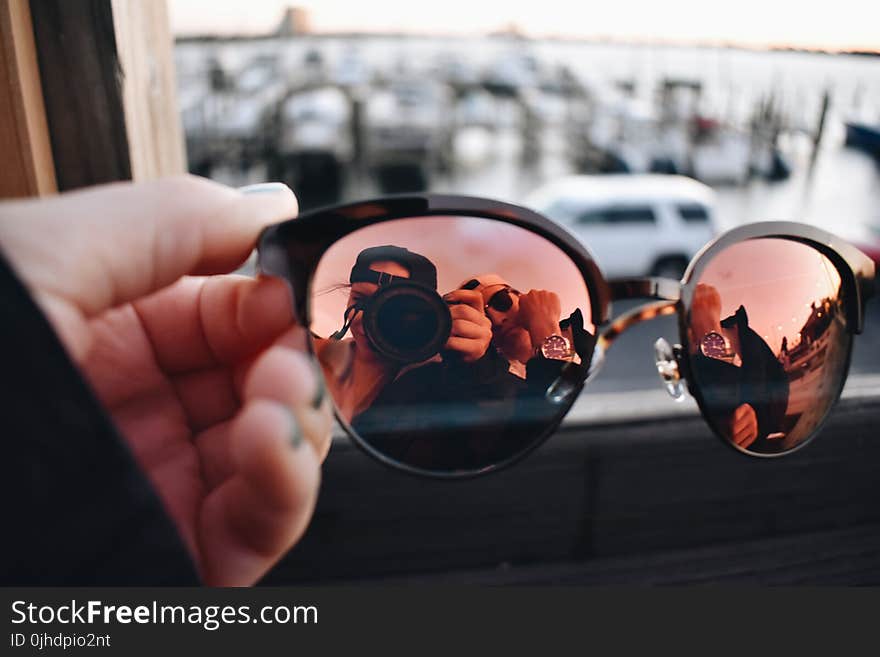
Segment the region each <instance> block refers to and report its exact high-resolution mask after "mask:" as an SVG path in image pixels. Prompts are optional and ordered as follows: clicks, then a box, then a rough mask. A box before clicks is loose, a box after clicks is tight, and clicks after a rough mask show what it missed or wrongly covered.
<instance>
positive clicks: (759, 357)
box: [721, 306, 789, 451]
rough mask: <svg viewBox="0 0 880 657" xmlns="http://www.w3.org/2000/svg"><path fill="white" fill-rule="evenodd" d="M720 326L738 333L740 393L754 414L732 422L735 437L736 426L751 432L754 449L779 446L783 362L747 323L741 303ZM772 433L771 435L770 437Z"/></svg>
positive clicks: (784, 397) (784, 403)
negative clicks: (740, 374) (740, 373)
mask: <svg viewBox="0 0 880 657" xmlns="http://www.w3.org/2000/svg"><path fill="white" fill-rule="evenodd" d="M721 326H722V328H724V329H725V330H730V329H732V328H733V329H734V330H735V331H736V334H737V335H738V336H739V347H738V349H739V355H740V358H741V360H742V369H743V378H742V392H741V394H742V396H743V399H745V400H747V401H748V405H749V406H750V408H751V409H752V413H751V414H749V415H750V416H752V415H753V417H748V418H747V419H740V420H739V425H738V424H737V423H736V422H735V423H734V426H733V430H734V439H736V435H737V434H736V432H737V430H739V433H740V435H746V436H752V435H754V438H752V439H751V441H750V442H749V443H748V446H749V447H750V448H751V449H753V450H757V451H774V450H775V449H781V446H782V441H781V440H780V438H782V437H783V435H782V429H783V428H784V423H785V413H786V410H787V408H788V395H789V381H788V374H787V373H786V371H785V366H784V365H783V364H782V363H781V362H779V359H778V358H777V357H776V354H774V353H773V350H772V349H771V348H770V345H768V344H767V342H766V341H765V340H764V338H762V337H761V336H760V335H758V333H757V332H756V331H755V330H754V329H752V328H751V327H750V326H749V318H748V313H747V312H746V309H745V307H744V306H740V307H739V308H738V309H737V310H736V312H735V313H734V314H733V315H731V316H730V317H728V318H726V319H724V320H722V322H721ZM742 425H746V427H747V428H748V431H745V430H743V426H742ZM771 436H774V437H773V438H770V437H771ZM737 444H741V443H737ZM743 446H747V445H743Z"/></svg>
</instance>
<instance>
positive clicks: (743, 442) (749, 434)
mask: <svg viewBox="0 0 880 657" xmlns="http://www.w3.org/2000/svg"><path fill="white" fill-rule="evenodd" d="M730 435H731V437H732V439H733V442H734V444H736V445H739V446H740V447H748V446H749V445H751V444H752V443H753V442H755V440H756V439H757V437H758V416H757V415H756V414H755V409H754V408H752V407H751V406H750V405H749V404H741V405H740V406H738V407H737V409H736V410H735V411H734V412H733V419H732V420H731V423H730Z"/></svg>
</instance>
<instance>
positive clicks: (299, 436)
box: [290, 411, 303, 449]
mask: <svg viewBox="0 0 880 657" xmlns="http://www.w3.org/2000/svg"><path fill="white" fill-rule="evenodd" d="M302 442H303V432H302V428H301V427H300V426H299V420H297V419H296V414H295V413H294V412H293V411H290V445H291V447H293V448H294V449H299V446H300V445H302Z"/></svg>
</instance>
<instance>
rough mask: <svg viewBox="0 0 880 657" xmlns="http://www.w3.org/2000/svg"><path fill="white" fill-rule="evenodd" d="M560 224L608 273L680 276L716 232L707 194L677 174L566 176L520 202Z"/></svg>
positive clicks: (712, 195)
mask: <svg viewBox="0 0 880 657" xmlns="http://www.w3.org/2000/svg"><path fill="white" fill-rule="evenodd" d="M523 205H525V206H526V207H529V208H532V209H533V210H535V211H537V212H540V213H541V214H543V215H544V216H546V217H549V218H550V219H553V220H554V221H556V222H557V223H559V224H561V225H562V226H564V227H565V228H566V229H568V230H569V232H571V233H572V234H574V235H575V236H576V237H578V239H580V241H581V242H582V243H583V244H584V245H585V246H586V247H587V248H588V249H589V250H590V253H592V254H593V255H594V256H595V258H596V261H597V262H598V264H599V266H600V267H601V269H602V272H603V273H604V274H605V275H606V276H608V277H609V278H610V277H619V276H646V275H650V276H663V277H668V278H681V275H682V274H683V273H684V270H685V268H686V267H687V264H688V262H689V261H690V259H691V258H692V257H693V256H694V254H695V253H696V252H697V251H699V250H700V249H701V248H702V247H703V246H704V245H705V244H706V243H707V242H709V241H710V240H711V239H712V238H713V237H714V236H715V235H716V233H717V228H716V220H715V193H714V192H713V191H712V189H711V188H710V187H708V186H706V185H704V184H703V183H700V182H697V181H696V180H693V179H691V178H686V177H684V176H666V175H652V174H646V175H599V176H570V177H567V178H562V179H560V180H556V181H554V182H551V183H548V184H546V185H544V186H542V187H540V188H539V189H537V190H535V191H534V192H533V193H532V194H530V195H529V196H528V197H527V198H526V200H525V201H524V202H523Z"/></svg>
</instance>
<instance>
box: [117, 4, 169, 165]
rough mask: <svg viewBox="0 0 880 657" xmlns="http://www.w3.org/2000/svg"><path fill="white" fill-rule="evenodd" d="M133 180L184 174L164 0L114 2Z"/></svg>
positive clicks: (166, 11)
mask: <svg viewBox="0 0 880 657" xmlns="http://www.w3.org/2000/svg"><path fill="white" fill-rule="evenodd" d="M112 6H113V24H114V25H115V26H116V46H117V49H118V52H119V61H120V65H121V69H122V73H123V77H122V96H123V105H124V107H125V123H126V129H127V135H128V143H129V154H130V157H131V172H132V177H133V178H134V180H146V179H150V178H157V177H159V176H165V175H171V174H179V173H185V172H186V155H185V153H184V141H183V130H182V127H181V121H180V112H179V111H178V107H177V84H176V81H175V75H174V59H173V40H172V38H171V31H170V28H169V22H168V10H167V6H166V3H165V1H164V0H151V1H149V2H147V1H145V0H112Z"/></svg>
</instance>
